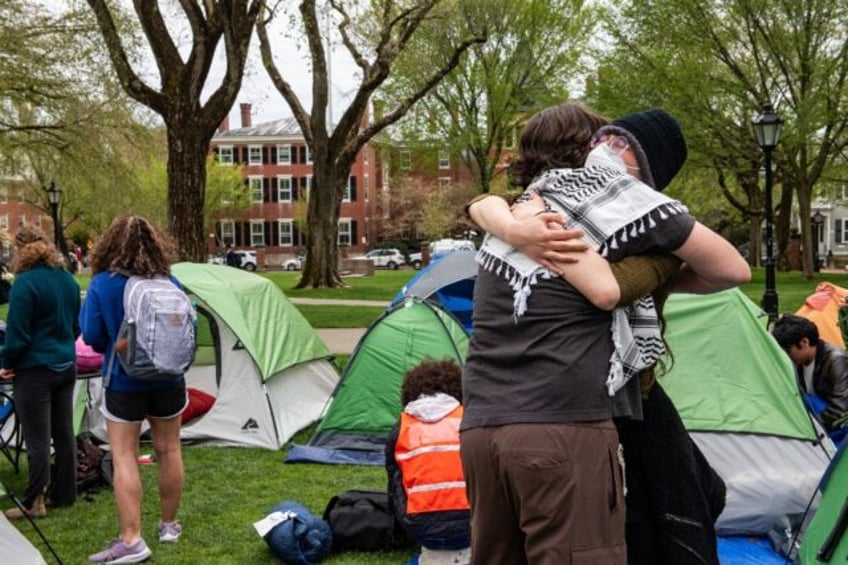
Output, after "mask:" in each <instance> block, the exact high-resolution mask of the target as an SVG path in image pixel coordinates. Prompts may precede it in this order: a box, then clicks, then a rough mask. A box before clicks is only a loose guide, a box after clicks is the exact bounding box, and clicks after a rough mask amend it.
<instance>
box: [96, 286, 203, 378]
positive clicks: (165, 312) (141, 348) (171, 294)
mask: <svg viewBox="0 0 848 565" xmlns="http://www.w3.org/2000/svg"><path fill="white" fill-rule="evenodd" d="M196 325H197V313H196V312H195V309H194V305H193V304H192V303H191V300H189V298H188V295H186V293H185V292H183V291H182V289H180V288H178V287H177V286H176V285H175V284H174V283H173V282H172V281H171V280H170V279H169V278H168V277H164V276H161V275H159V276H155V277H153V278H149V279H148V278H145V277H140V276H132V277H130V278H129V280H128V281H127V285H126V287H125V288H124V319H123V321H122V322H121V328H120V329H119V330H118V339H117V342H116V345H115V352H116V355H117V357H118V360H119V361H120V362H121V366H123V368H124V370H125V371H126V372H127V375H129V376H130V377H132V378H134V379H138V380H171V379H173V378H174V377H176V376H179V375H182V374H184V373H185V372H186V370H188V368H189V367H190V366H191V363H192V361H194V350H195V327H196ZM110 370H111V366H110Z"/></svg>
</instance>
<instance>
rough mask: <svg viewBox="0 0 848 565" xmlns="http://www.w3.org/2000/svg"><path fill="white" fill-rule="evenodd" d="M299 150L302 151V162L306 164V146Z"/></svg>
mask: <svg viewBox="0 0 848 565" xmlns="http://www.w3.org/2000/svg"><path fill="white" fill-rule="evenodd" d="M299 149H300V162H301V163H305V162H306V146H305V145H301V146H300V147H299Z"/></svg>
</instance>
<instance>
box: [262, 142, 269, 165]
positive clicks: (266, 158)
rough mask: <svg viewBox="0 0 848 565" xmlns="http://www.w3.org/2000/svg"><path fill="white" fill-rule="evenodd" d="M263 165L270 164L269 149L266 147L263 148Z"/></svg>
mask: <svg viewBox="0 0 848 565" xmlns="http://www.w3.org/2000/svg"><path fill="white" fill-rule="evenodd" d="M262 164H263V165H267V164H268V147H267V146H265V145H263V146H262Z"/></svg>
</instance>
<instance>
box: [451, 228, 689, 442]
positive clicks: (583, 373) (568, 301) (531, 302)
mask: <svg viewBox="0 0 848 565" xmlns="http://www.w3.org/2000/svg"><path fill="white" fill-rule="evenodd" d="M694 224H695V219H694V218H693V217H692V216H690V215H688V214H677V215H675V216H671V217H669V218H668V219H667V220H665V221H663V224H662V226H661V227H660V228H659V229H654V230H649V231H648V232H647V233H646V234H644V235H642V236H640V237H637V238H633V239H631V240H629V241H628V242H627V243H626V244H623V245H622V247H621V248H619V249H617V250H615V251H614V256H613V255H611V256H610V257H609V259H610V260H611V261H613V262H614V261H619V260H621V259H622V258H624V257H626V256H629V255H636V254H643V253H652V252H659V251H671V250H675V249H677V248H679V247H680V246H681V245H682V244H683V242H684V241H685V240H686V238H687V237H688V236H689V234H690V233H691V231H692V228H693V226H694ZM610 322H611V314H610V313H609V312H604V311H602V310H599V309H597V308H595V307H594V306H593V305H592V304H591V303H590V302H589V301H588V300H586V298H584V297H583V295H582V294H580V293H579V292H578V291H577V290H576V289H575V288H574V287H573V286H571V285H570V284H568V283H567V282H566V281H565V280H563V279H561V278H559V277H553V278H550V279H544V278H540V279H539V281H538V282H537V283H536V284H535V285H534V286H533V287H532V289H531V294H530V296H529V297H528V301H527V311H526V312H525V313H524V315H523V316H520V317H518V318H517V319H516V318H514V317H513V289H512V287H511V285H510V284H509V282H508V281H507V280H506V279H504V278H503V276H501V275H499V274H494V273H491V272H488V271H486V270H484V269H480V270H479V271H478V274H477V280H476V283H475V286H474V314H473V328H474V329H473V331H472V334H471V341H470V345H469V350H468V356H467V359H466V363H465V366H464V368H463V405H464V409H465V413H464V416H463V420H462V428H461V429H463V430H466V429H471V428H477V427H484V426H500V425H505V424H512V423H570V422H586V421H593V420H604V419H608V418H610V417H612V416H627V417H637V418H638V417H640V416H641V399H640V395H639V384H638V379H633V380H631V382H630V383H628V385H627V386H625V388H624V389H622V390H621V391H620V392H619V394H618V395H617V396H616V397H615V398H614V399H613V398H610V396H609V395H608V394H607V390H606V386H605V382H606V378H607V375H608V373H609V360H610V356H611V355H612V351H613V345H612V339H611V335H610Z"/></svg>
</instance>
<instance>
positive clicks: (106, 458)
mask: <svg viewBox="0 0 848 565" xmlns="http://www.w3.org/2000/svg"><path fill="white" fill-rule="evenodd" d="M95 440H96V438H95V437H94V435H93V434H92V433H91V432H82V433H81V434H79V435H78V436H77V438H76V444H77V492H78V493H79V494H88V493H91V492H94V491H96V490H97V489H99V488H101V487H109V486H112V453H111V452H110V451H105V450H103V449H102V448H101V447H100V446H98V445H97V443H95Z"/></svg>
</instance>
